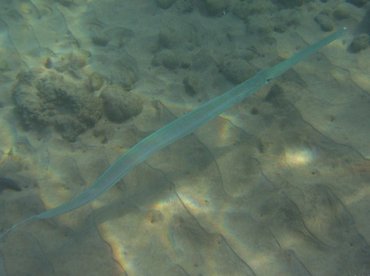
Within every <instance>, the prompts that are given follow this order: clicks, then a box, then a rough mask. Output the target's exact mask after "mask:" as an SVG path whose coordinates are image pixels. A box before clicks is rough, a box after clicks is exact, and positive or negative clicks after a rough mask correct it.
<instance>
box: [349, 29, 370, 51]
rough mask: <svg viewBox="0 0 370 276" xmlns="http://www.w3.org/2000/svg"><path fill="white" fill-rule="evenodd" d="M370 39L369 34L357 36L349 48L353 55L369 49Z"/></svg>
mask: <svg viewBox="0 0 370 276" xmlns="http://www.w3.org/2000/svg"><path fill="white" fill-rule="evenodd" d="M369 43H370V38H369V35H368V34H360V35H358V36H356V37H355V38H354V39H353V41H352V43H351V45H350V46H349V51H350V52H352V53H358V52H360V51H362V50H364V49H366V48H367V47H369Z"/></svg>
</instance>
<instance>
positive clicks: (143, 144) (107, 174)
mask: <svg viewBox="0 0 370 276" xmlns="http://www.w3.org/2000/svg"><path fill="white" fill-rule="evenodd" d="M345 30H346V28H342V29H340V30H339V31H337V32H335V33H333V34H330V35H328V36H327V37H325V38H323V39H322V40H319V41H318V42H316V43H314V44H312V45H309V46H308V47H306V48H304V49H302V50H301V51H299V52H298V53H296V54H295V55H293V56H292V57H290V58H289V59H287V60H285V61H283V62H280V63H278V64H277V65H275V66H273V67H271V68H268V69H264V70H261V71H259V72H258V73H257V74H256V75H255V76H253V77H252V78H250V79H249V80H246V81H245V82H242V83H241V84H239V85H237V86H235V87H234V88H232V89H231V90H229V91H227V92H225V93H224V94H222V95H220V96H217V97H215V98H213V99H212V100H210V101H208V102H206V103H204V104H202V105H200V106H199V107H198V108H196V109H194V110H193V111H191V112H189V113H187V114H185V115H184V116H182V117H179V118H177V119H175V120H174V121H172V122H171V123H169V124H167V125H166V126H164V127H162V128H160V129H158V130H157V131H155V132H154V133H152V134H151V135H149V136H147V137H146V138H144V139H143V140H141V141H140V142H139V143H137V144H136V145H135V146H133V147H132V148H131V149H129V150H128V151H127V152H126V153H124V154H122V155H121V156H120V157H119V158H118V159H117V160H116V161H115V162H114V163H113V164H112V165H111V166H110V167H108V168H107V169H106V170H105V171H104V172H103V174H102V175H100V176H99V177H98V178H97V179H96V180H95V182H94V183H93V184H92V185H91V186H90V187H88V188H86V189H85V190H84V191H82V192H81V193H80V194H79V195H77V196H76V197H74V198H72V199H71V200H70V201H68V202H66V203H64V204H62V205H60V206H57V207H55V208H52V209H49V210H46V211H44V212H42V213H40V214H38V215H34V216H31V217H29V218H26V219H24V220H22V221H20V222H18V223H17V224H14V225H13V226H12V227H11V228H9V229H7V230H6V231H4V232H3V233H2V234H1V235H0V239H1V238H3V237H4V236H5V235H6V234H8V233H9V232H11V231H13V230H14V229H15V228H16V227H18V226H20V225H23V224H25V223H29V222H31V221H35V220H40V219H48V218H52V217H56V216H59V215H62V214H65V213H68V212H70V211H72V210H74V209H77V208H79V207H81V206H83V205H85V204H87V203H89V202H90V201H93V200H94V199H96V198H97V197H98V196H99V195H101V194H102V193H104V192H105V191H107V190H108V189H110V188H111V187H113V186H114V185H115V184H116V183H117V182H118V181H119V180H120V179H121V178H122V177H124V176H125V175H126V174H127V173H128V172H129V171H130V170H132V169H133V168H134V167H135V166H137V165H138V164H140V163H141V162H143V161H144V160H146V159H147V158H148V157H149V156H151V155H152V154H154V153H155V152H157V151H158V150H160V149H162V148H164V147H166V146H168V145H169V144H171V143H173V142H175V141H176V140H178V139H180V138H182V137H184V136H185V135H188V134H190V133H192V132H193V131H194V130H196V129H197V128H198V127H200V126H201V125H203V124H205V123H206V122H208V121H210V120H211V119H213V118H215V117H217V116H218V115H219V114H221V113H222V112H224V111H225V110H227V109H228V108H230V107H232V106H233V105H235V104H237V103H239V102H241V101H242V100H244V99H245V98H246V97H248V96H250V95H252V94H253V93H255V92H256V91H257V90H259V89H260V88H261V87H262V86H264V85H265V84H267V83H268V82H269V81H271V80H273V79H275V78H276V77H278V76H280V75H281V74H283V73H284V72H286V71H287V70H288V69H290V68H291V67H292V66H294V65H295V64H297V63H298V62H300V61H302V60H303V59H305V58H307V57H308V56H310V55H312V54H313V53H315V52H317V51H318V50H319V49H320V48H322V47H324V46H326V45H327V44H329V43H330V42H332V41H334V40H336V39H338V38H339V37H341V36H342V35H343V34H344V32H345Z"/></svg>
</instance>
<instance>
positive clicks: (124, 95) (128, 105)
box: [102, 85, 143, 123]
mask: <svg viewBox="0 0 370 276" xmlns="http://www.w3.org/2000/svg"><path fill="white" fill-rule="evenodd" d="M102 98H103V102H104V111H105V115H106V116H107V118H108V119H109V120H110V121H112V122H115V123H122V122H124V121H126V120H128V119H130V118H131V117H134V116H137V115H138V114H140V113H141V111H142V110H143V102H142V100H141V99H140V98H139V97H138V96H137V95H135V94H133V93H131V92H127V91H125V90H124V89H123V88H122V87H121V86H118V85H110V86H108V87H107V88H105V89H104V91H103V93H102Z"/></svg>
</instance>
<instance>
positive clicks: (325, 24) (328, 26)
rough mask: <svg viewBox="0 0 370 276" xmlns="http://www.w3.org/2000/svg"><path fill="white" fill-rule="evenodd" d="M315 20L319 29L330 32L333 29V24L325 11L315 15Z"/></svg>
mask: <svg viewBox="0 0 370 276" xmlns="http://www.w3.org/2000/svg"><path fill="white" fill-rule="evenodd" d="M315 21H316V22H317V24H319V26H320V28H321V30H323V31H324V32H330V31H332V30H333V29H334V24H333V22H332V20H331V19H330V17H329V16H328V15H327V14H325V13H320V14H318V15H317V16H316V17H315Z"/></svg>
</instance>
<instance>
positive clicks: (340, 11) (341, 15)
mask: <svg viewBox="0 0 370 276" xmlns="http://www.w3.org/2000/svg"><path fill="white" fill-rule="evenodd" d="M333 16H334V18H335V19H337V20H343V19H346V18H348V17H349V16H350V13H349V10H348V6H347V5H344V4H341V5H338V6H337V8H336V9H335V10H334V12H333Z"/></svg>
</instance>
